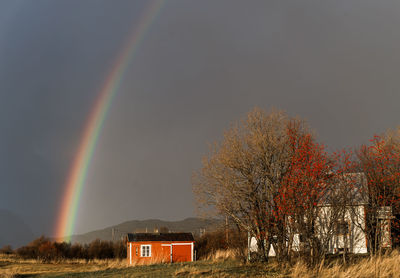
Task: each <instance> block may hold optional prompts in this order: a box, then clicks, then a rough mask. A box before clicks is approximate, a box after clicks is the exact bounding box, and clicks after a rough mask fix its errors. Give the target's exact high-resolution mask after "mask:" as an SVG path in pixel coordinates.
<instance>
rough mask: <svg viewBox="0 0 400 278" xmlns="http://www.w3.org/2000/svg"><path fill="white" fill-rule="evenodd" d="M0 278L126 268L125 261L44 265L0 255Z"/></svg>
mask: <svg viewBox="0 0 400 278" xmlns="http://www.w3.org/2000/svg"><path fill="white" fill-rule="evenodd" d="M0 264H1V267H0V277H7V278H11V277H18V276H20V275H36V274H45V273H63V272H71V273H72V272H83V271H99V270H107V269H120V268H126V267H127V266H128V265H127V262H126V260H118V259H113V260H90V261H86V260H60V261H57V262H51V263H44V262H41V261H38V260H25V259H21V258H19V257H17V256H15V255H0Z"/></svg>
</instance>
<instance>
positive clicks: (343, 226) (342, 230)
mask: <svg viewBox="0 0 400 278" xmlns="http://www.w3.org/2000/svg"><path fill="white" fill-rule="evenodd" d="M348 233H349V223H347V222H345V221H344V222H343V221H340V222H338V223H336V234H337V235H347V234H348Z"/></svg>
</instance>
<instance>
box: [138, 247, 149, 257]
mask: <svg viewBox="0 0 400 278" xmlns="http://www.w3.org/2000/svg"><path fill="white" fill-rule="evenodd" d="M145 247H149V254H143V249H144V248H145ZM145 255H147V256H145ZM140 257H144V258H148V257H151V244H142V245H140Z"/></svg>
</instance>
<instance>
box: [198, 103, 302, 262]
mask: <svg viewBox="0 0 400 278" xmlns="http://www.w3.org/2000/svg"><path fill="white" fill-rule="evenodd" d="M289 126H291V127H292V134H291V136H303V135H305V134H306V133H307V134H309V131H308V127H307V125H306V124H305V123H304V122H303V121H301V120H299V119H295V118H291V117H289V116H288V115H287V114H286V113H284V112H282V111H274V112H272V113H269V114H267V113H265V112H264V111H263V110H260V109H254V110H253V111H251V112H250V113H249V114H248V115H247V118H246V119H244V120H243V121H241V122H240V123H239V124H236V125H234V126H233V127H232V128H230V129H229V130H227V131H226V132H225V134H224V138H223V140H222V142H221V143H219V144H218V143H215V144H214V145H213V146H212V147H211V151H210V154H209V156H207V157H205V158H204V159H203V167H202V168H201V169H200V170H199V171H198V172H196V173H195V174H194V177H193V185H194V192H195V196H196V199H197V202H198V204H199V206H200V207H201V208H202V209H203V211H208V212H213V213H216V214H219V215H222V216H225V215H228V216H229V217H230V218H231V219H232V220H233V221H235V222H236V224H237V225H238V226H240V227H241V228H242V229H244V230H246V231H248V232H249V233H250V234H251V235H252V236H254V237H255V238H256V239H257V241H258V246H259V250H260V252H261V256H262V258H263V259H264V260H265V261H267V260H268V253H269V248H270V245H271V243H272V242H273V240H274V239H276V238H277V235H281V236H280V241H281V243H282V244H286V240H287V238H286V233H285V232H284V231H285V230H286V229H287V226H286V223H284V222H282V221H280V220H277V218H276V217H275V214H276V212H277V211H278V207H277V206H278V204H277V202H276V200H277V196H278V195H279V194H280V193H281V187H282V182H283V180H284V177H285V175H286V174H287V173H288V171H289V169H290V166H291V163H292V156H293V150H292V148H290V144H289V142H290V136H289V132H288V127H289ZM277 255H278V256H280V254H277Z"/></svg>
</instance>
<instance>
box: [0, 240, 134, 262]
mask: <svg viewBox="0 0 400 278" xmlns="http://www.w3.org/2000/svg"><path fill="white" fill-rule="evenodd" d="M0 253H5V254H12V253H15V254H16V255H18V256H20V257H22V258H24V259H37V260H41V261H55V260H63V259H84V260H93V259H115V258H117V259H123V258H126V243H125V242H124V241H118V242H113V241H103V240H99V239H96V240H94V241H92V242H91V243H89V244H83V245H82V244H79V243H74V244H71V243H67V242H54V241H51V240H50V239H48V238H46V237H44V236H41V237H39V238H37V239H35V240H34V241H32V242H31V243H29V244H28V245H26V246H22V247H20V248H18V249H16V250H12V249H11V247H10V246H4V247H3V248H2V249H0Z"/></svg>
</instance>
